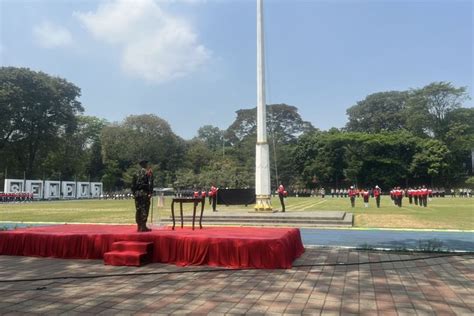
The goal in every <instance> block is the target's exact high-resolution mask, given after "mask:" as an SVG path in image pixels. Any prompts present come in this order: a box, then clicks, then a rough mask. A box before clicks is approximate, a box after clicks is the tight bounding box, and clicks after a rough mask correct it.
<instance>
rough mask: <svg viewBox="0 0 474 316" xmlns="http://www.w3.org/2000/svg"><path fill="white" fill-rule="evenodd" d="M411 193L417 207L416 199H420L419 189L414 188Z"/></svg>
mask: <svg viewBox="0 0 474 316" xmlns="http://www.w3.org/2000/svg"><path fill="white" fill-rule="evenodd" d="M412 192H413V193H412V194H413V200H414V201H415V205H418V199H419V197H420V188H415V189H413V191H412Z"/></svg>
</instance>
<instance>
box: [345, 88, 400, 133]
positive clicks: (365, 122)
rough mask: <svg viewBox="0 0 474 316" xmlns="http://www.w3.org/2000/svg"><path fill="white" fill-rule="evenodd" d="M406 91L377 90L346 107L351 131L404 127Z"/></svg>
mask: <svg viewBox="0 0 474 316" xmlns="http://www.w3.org/2000/svg"><path fill="white" fill-rule="evenodd" d="M408 96H409V94H408V92H406V91H388V92H378V93H374V94H371V95H368V96H367V97H366V98H365V99H364V100H362V101H359V102H357V104H356V105H354V106H352V107H350V108H348V109H347V115H348V117H349V122H347V125H346V128H347V130H348V131H351V132H367V133H380V132H384V131H397V130H400V129H402V128H404V127H405V117H404V115H403V114H404V111H405V107H406V102H407V99H408Z"/></svg>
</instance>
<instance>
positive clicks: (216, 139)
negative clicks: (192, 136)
mask: <svg viewBox="0 0 474 316" xmlns="http://www.w3.org/2000/svg"><path fill="white" fill-rule="evenodd" d="M197 138H198V139H199V140H201V141H203V142H205V143H206V145H207V147H208V148H209V149H210V150H218V149H221V148H222V147H223V146H224V144H223V142H224V131H222V130H220V129H219V128H218V127H216V126H212V125H204V126H203V127H201V128H199V130H198V136H197Z"/></svg>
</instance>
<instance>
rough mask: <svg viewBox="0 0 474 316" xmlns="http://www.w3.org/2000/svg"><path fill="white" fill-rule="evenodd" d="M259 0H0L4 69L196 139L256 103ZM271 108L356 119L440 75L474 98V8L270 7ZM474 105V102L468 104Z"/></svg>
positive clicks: (444, 4)
mask: <svg viewBox="0 0 474 316" xmlns="http://www.w3.org/2000/svg"><path fill="white" fill-rule="evenodd" d="M255 9H256V5H255V1H254V0H230V1H224V0H220V1H219V0H207V1H206V0H181V1H180V0H155V1H154V0H142V1H131V0H119V1H92V0H89V1H87V0H86V1H84V0H83V1H66V0H63V1H61V0H43V1H35V0H29V1H23V0H0V27H1V29H0V64H1V65H2V66H18V67H29V68H31V69H34V70H41V71H44V72H46V73H49V74H52V75H57V76H60V77H63V78H66V79H67V80H69V81H71V82H73V83H74V84H76V85H77V86H79V87H80V88H81V89H82V97H81V101H82V103H83V105H84V107H85V109H86V114H88V115H95V116H99V117H102V118H106V119H107V120H109V121H121V120H122V119H123V118H125V117H126V116H127V115H130V114H142V113H154V114H156V115H158V116H160V117H162V118H164V119H165V120H167V121H168V122H169V123H170V125H171V127H172V129H173V130H174V132H175V133H177V134H178V135H180V136H182V137H184V138H186V139H190V138H192V137H193V136H195V135H196V133H197V130H198V129H199V127H201V126H203V125H206V124H211V125H214V126H218V127H219V128H221V129H224V128H227V127H228V126H229V125H230V124H231V123H232V122H233V120H234V119H235V111H236V110H238V109H242V108H250V107H254V106H255V104H256V70H255V65H256V43H255V41H256V22H255V18H256V13H255ZM265 33H266V58H267V61H266V64H267V103H287V104H291V105H295V106H297V107H298V108H299V111H300V113H301V115H302V117H303V119H305V120H307V121H310V122H311V123H313V125H314V126H316V127H318V128H320V129H328V128H331V127H333V126H334V127H343V126H344V125H345V123H346V121H347V117H346V114H345V113H346V109H347V108H348V107H350V106H352V105H354V104H355V103H356V102H357V101H360V100H362V99H364V98H365V96H367V95H368V94H370V93H374V92H379V91H389V90H405V89H410V88H418V87H422V86H424V85H427V84H429V83H430V82H433V81H450V82H452V83H453V84H454V85H455V86H467V87H468V91H469V93H470V95H471V96H472V87H473V83H474V79H473V72H474V70H473V67H474V66H473V2H472V1H456V0H451V1H449V0H445V1H443V0H437V1H356V0H353V1H348V0H347V1H337V0H336V1H329V0H327V1H317V0H315V1H309V0H306V1H302V0H301V1H300V0H291V1H290V0H273V1H272V0H267V1H265ZM466 106H472V101H468V103H467V104H466Z"/></svg>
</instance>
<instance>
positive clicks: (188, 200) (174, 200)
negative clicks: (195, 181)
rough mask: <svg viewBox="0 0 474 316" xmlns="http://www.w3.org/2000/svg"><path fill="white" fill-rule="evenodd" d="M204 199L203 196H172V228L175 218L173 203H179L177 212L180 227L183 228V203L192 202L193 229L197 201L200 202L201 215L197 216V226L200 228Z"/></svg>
mask: <svg viewBox="0 0 474 316" xmlns="http://www.w3.org/2000/svg"><path fill="white" fill-rule="evenodd" d="M204 201H205V198H173V201H172V202H171V216H172V218H173V228H172V229H173V230H174V227H175V226H176V225H175V218H174V203H179V212H180V215H181V228H183V203H193V204H194V207H193V230H194V222H195V219H196V207H197V206H198V204H199V203H201V216H199V228H201V229H202V214H203V213H204Z"/></svg>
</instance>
